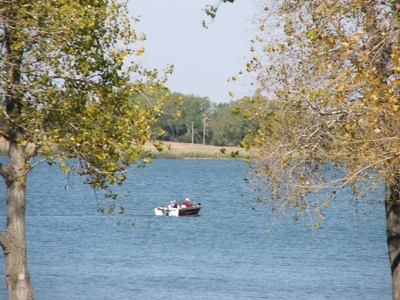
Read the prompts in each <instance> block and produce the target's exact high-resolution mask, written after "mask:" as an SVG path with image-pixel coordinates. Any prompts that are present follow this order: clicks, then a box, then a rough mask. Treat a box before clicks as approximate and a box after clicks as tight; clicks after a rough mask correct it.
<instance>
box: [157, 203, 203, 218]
mask: <svg viewBox="0 0 400 300" xmlns="http://www.w3.org/2000/svg"><path fill="white" fill-rule="evenodd" d="M202 207H203V206H202V205H201V204H200V203H198V204H196V205H191V206H190V207H186V206H185V205H177V207H171V206H158V207H156V208H154V212H155V213H156V216H171V217H183V216H197V215H198V214H199V212H200V210H201V208H202Z"/></svg>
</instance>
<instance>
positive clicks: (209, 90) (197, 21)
mask: <svg viewBox="0 0 400 300" xmlns="http://www.w3.org/2000/svg"><path fill="white" fill-rule="evenodd" d="M216 2H217V0H168V1H167V0H130V1H129V11H130V14H131V15H132V16H140V20H141V21H140V22H139V23H136V24H134V27H135V28H136V30H137V32H138V33H145V34H146V36H147V40H146V41H145V42H144V46H145V48H146V52H145V55H144V56H143V57H141V58H140V61H141V63H142V64H143V65H144V66H146V67H149V68H157V69H159V70H161V69H163V68H165V67H166V66H167V65H168V64H174V65H175V72H174V73H173V74H172V75H170V77H169V80H168V82H167V86H168V87H169V88H170V90H171V91H172V92H180V93H183V94H194V95H196V96H201V97H209V98H210V100H211V101H212V102H214V103H222V102H229V101H231V100H236V99H238V98H241V97H243V96H246V95H251V94H252V90H251V88H250V86H249V85H248V84H245V83H244V81H242V80H240V78H243V77H244V75H241V76H240V77H239V76H238V80H237V81H235V82H232V81H231V82H227V80H228V79H229V78H230V77H232V75H235V74H237V73H238V71H239V70H243V73H244V74H245V73H246V71H245V70H246V59H245V57H248V56H250V55H251V52H250V48H251V43H250V39H251V35H250V33H251V31H250V30H249V29H250V28H251V26H252V24H251V22H250V19H251V17H252V16H253V13H254V9H255V5H254V3H253V0H236V2H235V3H234V4H231V3H226V4H222V5H221V6H220V9H219V11H218V15H217V18H216V19H215V21H213V22H212V23H211V24H209V28H208V29H204V28H203V27H202V25H201V22H202V21H203V20H206V21H210V18H208V17H207V16H206V14H205V13H204V12H203V11H202V10H201V9H202V8H205V7H206V5H207V4H215V3H216ZM230 91H232V92H233V93H234V94H235V97H234V98H231V97H230V96H229V92H230Z"/></svg>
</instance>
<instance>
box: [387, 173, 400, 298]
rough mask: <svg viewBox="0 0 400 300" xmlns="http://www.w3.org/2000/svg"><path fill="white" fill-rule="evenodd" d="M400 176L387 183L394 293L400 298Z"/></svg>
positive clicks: (388, 227)
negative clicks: (394, 180)
mask: <svg viewBox="0 0 400 300" xmlns="http://www.w3.org/2000/svg"><path fill="white" fill-rule="evenodd" d="M399 187H400V178H396V182H393V183H392V182H391V183H387V184H386V201H385V208H386V234H387V243H388V250H389V260H390V266H391V271H392V294H393V299H394V300H400V266H399V264H400V194H399Z"/></svg>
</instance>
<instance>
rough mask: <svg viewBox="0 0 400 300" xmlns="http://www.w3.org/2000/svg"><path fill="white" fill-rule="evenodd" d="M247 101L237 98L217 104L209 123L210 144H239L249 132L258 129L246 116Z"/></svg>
mask: <svg viewBox="0 0 400 300" xmlns="http://www.w3.org/2000/svg"><path fill="white" fill-rule="evenodd" d="M247 107H248V104H247V101H246V100H245V99H243V100H237V101H231V102H230V103H220V104H218V105H216V107H215V109H214V113H213V114H212V116H211V121H210V122H209V125H208V132H210V135H211V139H210V144H212V145H215V146H237V145H239V144H241V142H242V141H243V140H244V139H245V137H246V136H247V135H248V134H249V132H254V131H255V130H256V126H255V124H252V123H251V122H250V120H249V119H248V118H247V116H246V113H245V111H246V109H247Z"/></svg>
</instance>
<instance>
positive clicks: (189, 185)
mask: <svg viewBox="0 0 400 300" xmlns="http://www.w3.org/2000/svg"><path fill="white" fill-rule="evenodd" d="M246 171H247V165H246V164H245V163H243V162H241V161H231V160H230V161H219V160H217V161H213V160H155V165H154V166H153V167H146V168H141V169H138V168H135V169H133V170H132V172H131V174H130V175H129V177H128V181H127V184H126V188H128V189H129V190H130V191H131V193H130V194H129V196H127V197H126V199H125V200H124V202H123V206H124V207H125V213H124V214H123V215H119V214H118V212H117V213H116V216H115V218H110V217H108V216H104V215H102V214H99V213H97V212H96V210H97V204H96V203H97V202H96V201H101V200H102V196H101V195H97V197H96V195H95V193H94V192H93V191H92V190H91V189H89V188H88V187H85V186H84V185H83V184H82V183H81V182H80V180H79V178H77V177H76V176H69V177H67V176H65V175H63V174H61V173H60V172H59V170H58V168H57V167H49V166H47V165H46V166H45V165H43V166H39V168H37V169H35V170H34V171H33V173H32V174H30V177H29V180H28V193H27V198H28V199H27V200H28V205H27V212H26V214H27V218H26V221H27V243H28V245H27V247H28V264H29V270H30V275H31V280H32V283H33V285H34V288H35V299H39V300H54V299H58V300H64V299H65V300H70V299H84V300H91V299H93V300H99V299H150V300H151V299H210V300H212V299H223V300H224V299H227V300H229V299H235V300H238V299H335V300H336V299H351V300H354V299H363V300H366V299H371V300H375V299H391V276H390V266H389V259H388V255H387V246H386V237H385V218H384V208H383V206H376V207H375V209H374V210H375V211H374V213H373V214H370V215H367V216H362V217H360V218H358V217H357V216H356V214H355V213H354V211H353V210H352V209H351V208H349V207H342V206H338V207H337V208H334V209H331V210H327V211H326V215H327V221H326V222H325V223H323V229H322V230H320V231H318V232H313V231H312V230H311V229H309V228H305V227H304V226H302V223H301V222H300V221H298V222H293V221H292V220H291V219H290V218H288V219H287V220H283V221H280V222H279V223H278V224H276V225H275V226H274V227H273V228H272V231H271V232H270V233H268V228H269V225H270V224H269V223H267V222H266V216H267V215H268V214H269V211H270V208H266V207H259V206H257V204H256V203H255V202H254V200H253V198H254V195H253V194H252V192H251V190H250V187H249V186H246V185H245V183H244V178H245V177H246ZM5 193H6V192H5V185H4V183H3V182H1V184H0V195H1V197H2V199H1V200H0V228H1V230H3V232H4V228H5V215H6V212H5V199H6V196H5V195H6V194H5ZM122 193H124V190H123V189H121V194H122ZM186 197H189V198H190V199H191V201H192V202H194V203H197V202H201V203H202V204H203V206H204V207H203V209H202V210H201V212H200V215H199V216H197V217H180V218H177V217H156V216H155V215H154V210H153V209H154V207H156V206H158V205H162V204H168V203H169V202H170V201H171V200H173V199H176V200H178V201H183V199H184V198H186ZM339 200H340V199H339ZM253 207H254V208H255V209H254V210H253V209H252V208H253ZM116 211H117V210H116ZM117 222H119V225H117ZM132 223H134V225H136V226H132ZM316 239H320V240H321V243H320V244H317V242H316ZM1 256H2V257H1V258H0V299H6V298H7V290H6V284H5V279H4V276H5V275H4V274H5V260H4V255H3V254H1Z"/></svg>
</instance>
